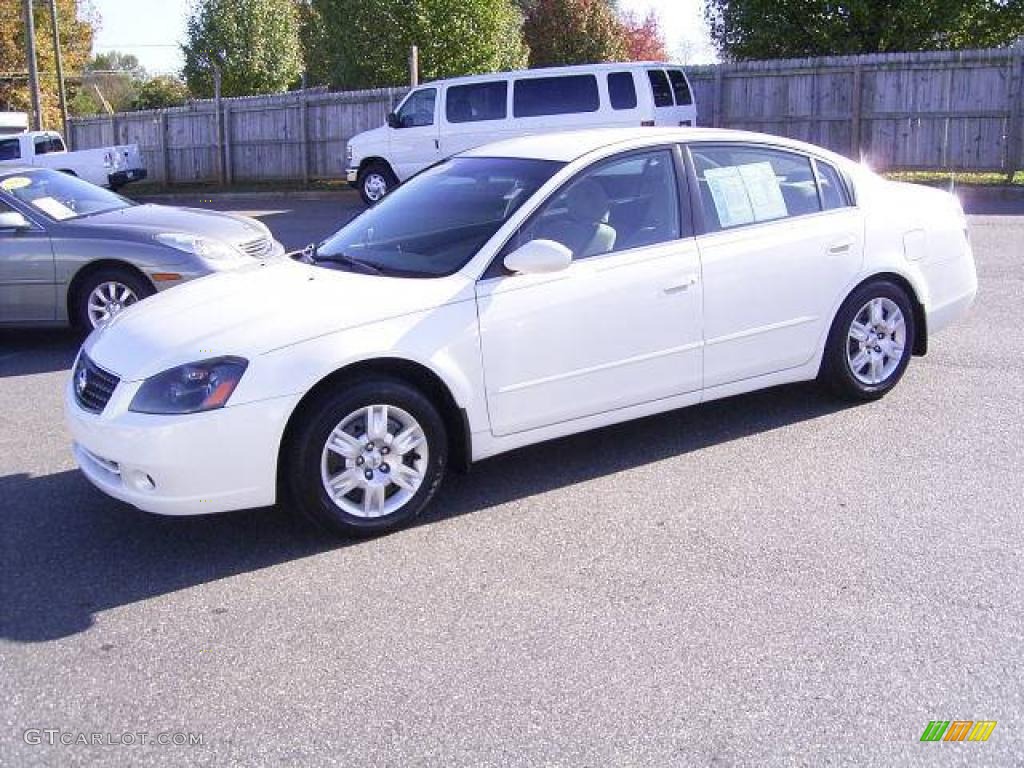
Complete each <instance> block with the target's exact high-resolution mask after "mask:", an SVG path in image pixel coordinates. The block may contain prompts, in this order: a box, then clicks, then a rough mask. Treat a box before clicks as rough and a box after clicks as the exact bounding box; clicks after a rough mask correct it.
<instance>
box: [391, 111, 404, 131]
mask: <svg viewBox="0 0 1024 768" xmlns="http://www.w3.org/2000/svg"><path fill="white" fill-rule="evenodd" d="M387 121H388V126H389V127H390V128H401V127H402V121H401V120H400V119H399V117H398V115H396V114H395V113H394V112H388V116H387Z"/></svg>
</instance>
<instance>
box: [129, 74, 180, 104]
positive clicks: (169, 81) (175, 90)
mask: <svg viewBox="0 0 1024 768" xmlns="http://www.w3.org/2000/svg"><path fill="white" fill-rule="evenodd" d="M188 97H189V93H188V86H186V85H185V83H183V82H182V81H181V80H179V79H178V78H176V77H171V76H170V75H160V76H158V77H154V78H151V79H149V80H147V81H146V82H144V83H143V84H142V86H141V87H140V88H139V92H138V93H137V94H136V96H135V102H134V103H133V104H132V109H160V108H162V107H180V106H181V105H182V104H184V103H185V101H186V100H187V99H188Z"/></svg>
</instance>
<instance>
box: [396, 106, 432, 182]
mask: <svg viewBox="0 0 1024 768" xmlns="http://www.w3.org/2000/svg"><path fill="white" fill-rule="evenodd" d="M396 116H397V118H398V120H397V125H395V126H389V127H388V139H389V142H390V151H391V157H390V160H391V167H392V168H393V169H394V171H395V175H397V176H398V180H399V181H405V180H406V179H408V178H409V177H410V176H412V175H414V174H416V173H419V172H420V171H422V170H423V169H424V168H426V167H427V166H429V165H433V164H434V163H436V162H437V161H438V160H440V159H441V151H440V148H439V147H440V142H439V140H438V125H437V88H420V89H419V90H416V91H413V92H412V93H410V94H409V96H408V97H407V98H406V100H405V101H404V102H402V106H401V107H399V108H398V112H397V113H396Z"/></svg>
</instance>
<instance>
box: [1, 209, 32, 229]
mask: <svg viewBox="0 0 1024 768" xmlns="http://www.w3.org/2000/svg"><path fill="white" fill-rule="evenodd" d="M23 229H32V225H31V224H29V223H28V219H26V218H25V217H24V216H22V215H21V214H20V213H18V212H17V211H3V212H2V213H0V232H10V231H15V232H18V231H21V230H23Z"/></svg>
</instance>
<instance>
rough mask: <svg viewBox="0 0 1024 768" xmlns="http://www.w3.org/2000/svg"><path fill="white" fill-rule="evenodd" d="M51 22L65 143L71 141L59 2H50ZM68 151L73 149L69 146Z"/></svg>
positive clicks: (58, 96)
mask: <svg viewBox="0 0 1024 768" xmlns="http://www.w3.org/2000/svg"><path fill="white" fill-rule="evenodd" d="M50 20H51V21H52V22H53V55H54V58H55V59H56V62H57V98H59V99H60V118H61V122H63V123H64V142H65V143H67V142H69V141H71V125H70V123H68V97H67V94H66V93H64V59H63V57H62V56H61V55H60V28H59V27H58V26H57V0H50ZM68 149H71V147H70V146H69V147H68Z"/></svg>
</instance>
